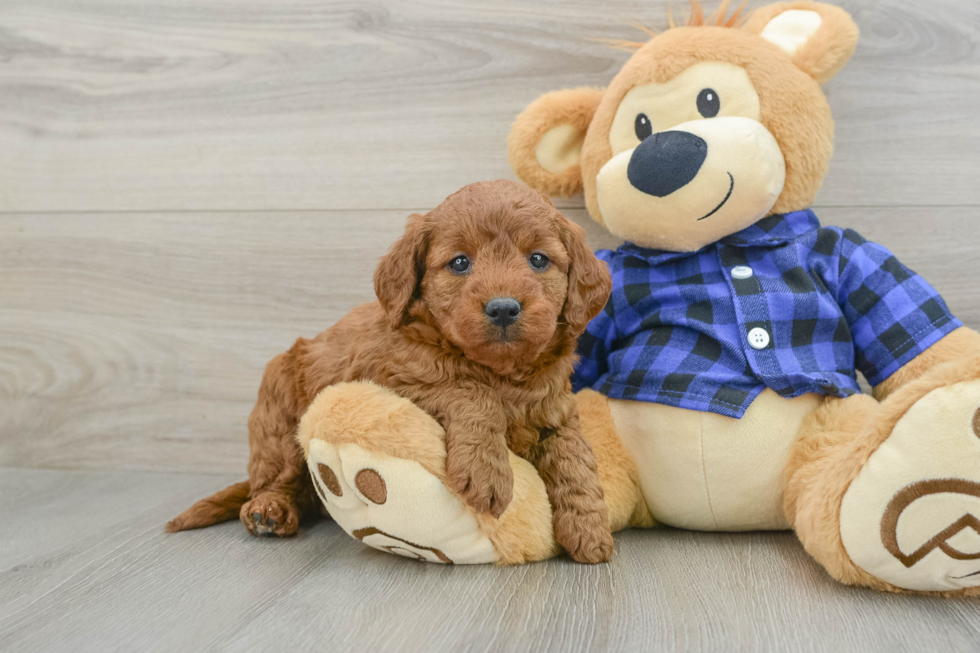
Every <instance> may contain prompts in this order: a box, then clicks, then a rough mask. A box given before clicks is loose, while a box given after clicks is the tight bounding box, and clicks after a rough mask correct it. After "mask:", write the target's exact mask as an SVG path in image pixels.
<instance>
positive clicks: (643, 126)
mask: <svg viewBox="0 0 980 653" xmlns="http://www.w3.org/2000/svg"><path fill="white" fill-rule="evenodd" d="M633 128H634V129H635V130H636V137H637V138H639V139H640V142H641V143H642V142H643V140H644V139H645V138H646V137H647V136H649V135H650V134H652V133H653V125H652V124H650V119H649V118H647V114H645V113H641V114H639V115H638V116H637V117H636V122H635V123H634V125H633Z"/></svg>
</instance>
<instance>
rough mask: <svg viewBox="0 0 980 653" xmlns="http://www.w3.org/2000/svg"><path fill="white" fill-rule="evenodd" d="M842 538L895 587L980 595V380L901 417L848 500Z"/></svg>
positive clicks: (864, 565)
mask: <svg viewBox="0 0 980 653" xmlns="http://www.w3.org/2000/svg"><path fill="white" fill-rule="evenodd" d="M840 535H841V541H842V543H843V546H844V549H845V550H846V552H847V555H848V556H849V557H850V559H851V561H852V562H853V563H854V564H855V565H857V566H858V567H859V568H861V569H863V570H864V571H866V572H868V573H869V574H871V575H873V576H875V577H877V578H879V579H881V580H883V581H885V582H886V583H889V584H891V585H893V586H895V587H898V588H902V589H907V590H916V591H939V592H951V591H962V590H964V589H967V588H976V587H980V381H968V382H962V383H957V384H954V385H948V386H944V387H940V388H937V389H935V390H933V391H931V392H929V393H928V394H926V395H925V396H923V397H922V398H921V399H919V400H918V401H916V402H915V403H914V404H913V405H912V406H911V407H910V408H909V409H908V411H907V412H906V413H905V414H904V415H902V416H901V417H900V418H899V419H898V421H897V422H896V424H895V426H894V428H893V429H892V431H891V434H890V435H888V437H887V438H886V439H885V440H884V442H882V443H881V445H880V446H879V447H878V448H877V449H876V450H875V451H874V452H873V453H872V454H871V456H870V458H869V459H868V461H867V463H866V464H865V465H864V467H863V468H862V469H861V471H860V473H859V474H858V475H857V477H856V478H855V479H854V480H853V481H852V482H851V484H850V486H849V487H848V489H847V491H846V492H845V494H844V497H843V500H842V501H841V504H840ZM968 593H971V594H972V593H973V592H968Z"/></svg>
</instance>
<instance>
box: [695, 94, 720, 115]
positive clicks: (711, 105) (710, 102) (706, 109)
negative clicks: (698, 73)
mask: <svg viewBox="0 0 980 653" xmlns="http://www.w3.org/2000/svg"><path fill="white" fill-rule="evenodd" d="M719 111H721V100H720V99H718V94H717V93H715V89H713V88H706V89H703V90H702V91H701V92H700V93H698V113H700V114H701V115H702V116H704V117H705V118H714V117H715V116H717V115H718V112H719Z"/></svg>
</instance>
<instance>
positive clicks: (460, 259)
mask: <svg viewBox="0 0 980 653" xmlns="http://www.w3.org/2000/svg"><path fill="white" fill-rule="evenodd" d="M449 269H450V270H452V271H453V272H455V273H456V274H466V273H467V272H469V271H470V260H469V259H468V258H466V257H465V256H463V255H462V254H460V255H459V256H457V257H455V258H454V259H453V260H451V261H450V262H449Z"/></svg>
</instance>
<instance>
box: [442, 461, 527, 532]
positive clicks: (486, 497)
mask: <svg viewBox="0 0 980 653" xmlns="http://www.w3.org/2000/svg"><path fill="white" fill-rule="evenodd" d="M487 462H488V461H486V460H485V459H481V458H479V457H476V456H472V455H459V452H457V453H456V454H455V455H450V456H449V457H448V458H447V460H446V481H447V482H448V484H449V487H450V488H452V490H453V491H454V492H456V493H457V494H458V495H460V496H461V497H462V498H463V501H465V502H466V503H467V504H468V505H469V506H470V507H471V508H473V509H474V510H476V511H477V512H479V513H484V512H489V513H490V514H492V515H493V516H494V517H496V518H499V517H500V515H502V514H503V512H504V510H506V509H507V506H508V505H510V500H511V499H512V498H513V496H514V473H513V471H511V468H510V462H509V461H508V459H507V457H506V455H505V456H504V459H503V461H502V462H501V461H497V460H491V461H489V464H487Z"/></svg>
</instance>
